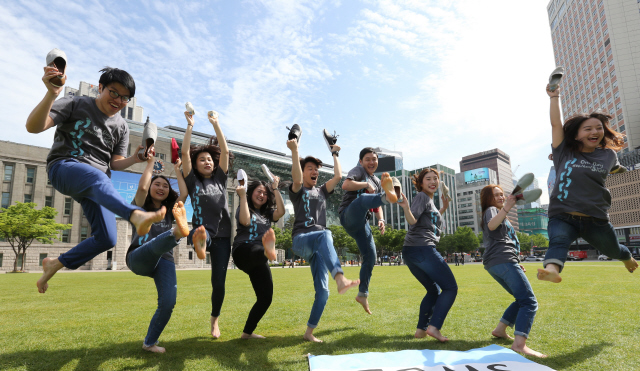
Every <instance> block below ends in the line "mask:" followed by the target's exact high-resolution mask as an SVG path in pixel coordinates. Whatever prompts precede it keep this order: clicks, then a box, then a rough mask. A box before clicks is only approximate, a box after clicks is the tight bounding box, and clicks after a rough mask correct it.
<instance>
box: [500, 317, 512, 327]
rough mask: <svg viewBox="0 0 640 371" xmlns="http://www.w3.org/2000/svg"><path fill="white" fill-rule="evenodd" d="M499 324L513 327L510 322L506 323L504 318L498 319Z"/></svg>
mask: <svg viewBox="0 0 640 371" xmlns="http://www.w3.org/2000/svg"><path fill="white" fill-rule="evenodd" d="M500 322H502V323H504V324H505V325H507V326H509V327H513V326H514V325H515V324H514V323H511V322H509V321H507V320H506V319H504V318H500Z"/></svg>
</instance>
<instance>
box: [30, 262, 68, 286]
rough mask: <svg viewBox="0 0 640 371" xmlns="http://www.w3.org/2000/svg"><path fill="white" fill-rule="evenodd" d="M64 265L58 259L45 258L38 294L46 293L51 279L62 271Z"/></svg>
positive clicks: (38, 283)
mask: <svg viewBox="0 0 640 371" xmlns="http://www.w3.org/2000/svg"><path fill="white" fill-rule="evenodd" d="M63 267H64V265H62V263H60V260H58V258H44V259H43V260H42V271H43V273H42V276H40V279H39V280H38V282H36V286H38V292H39V293H41V294H44V293H45V291H47V289H48V288H49V284H48V283H47V282H48V281H49V280H50V279H51V277H53V275H54V274H56V272H58V271H59V270H60V269H62V268H63Z"/></svg>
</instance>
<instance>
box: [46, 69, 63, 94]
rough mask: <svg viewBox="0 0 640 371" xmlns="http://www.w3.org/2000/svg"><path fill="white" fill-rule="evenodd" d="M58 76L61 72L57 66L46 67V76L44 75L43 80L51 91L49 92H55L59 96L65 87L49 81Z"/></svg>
mask: <svg viewBox="0 0 640 371" xmlns="http://www.w3.org/2000/svg"><path fill="white" fill-rule="evenodd" d="M56 76H60V72H59V71H58V69H57V68H56V67H45V68H44V76H42V82H44V86H46V87H47V91H48V92H49V94H53V95H54V96H56V97H57V96H58V95H60V93H62V89H63V87H62V86H61V87H55V86H53V85H51V84H50V83H49V80H51V79H52V78H54V77H56Z"/></svg>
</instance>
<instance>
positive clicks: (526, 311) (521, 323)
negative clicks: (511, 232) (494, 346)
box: [487, 263, 538, 338]
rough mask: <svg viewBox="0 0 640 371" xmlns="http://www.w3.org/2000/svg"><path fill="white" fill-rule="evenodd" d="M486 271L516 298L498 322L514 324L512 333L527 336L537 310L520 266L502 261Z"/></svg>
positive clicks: (536, 302)
mask: <svg viewBox="0 0 640 371" xmlns="http://www.w3.org/2000/svg"><path fill="white" fill-rule="evenodd" d="M487 271H488V272H489V274H490V275H491V277H493V279H494V280H496V281H498V283H499V284H500V285H502V287H504V289H505V290H507V292H508V293H509V294H511V295H513V297H514V298H515V299H516V301H514V302H513V303H511V305H509V307H508V308H507V310H505V311H504V314H503V315H502V318H501V319H500V322H502V323H504V324H505V325H507V326H509V327H513V325H514V324H515V326H516V329H515V331H514V332H513V334H514V335H520V336H524V337H525V338H527V337H529V332H530V331H531V326H533V319H534V318H535V317H536V312H537V311H538V301H537V300H536V296H535V295H534V294H533V289H532V288H531V285H530V284H529V280H528V279H527V276H525V274H524V272H523V271H522V268H520V265H518V264H516V263H503V264H498V265H494V266H493V267H491V268H487Z"/></svg>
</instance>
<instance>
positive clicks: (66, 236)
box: [62, 229, 69, 242]
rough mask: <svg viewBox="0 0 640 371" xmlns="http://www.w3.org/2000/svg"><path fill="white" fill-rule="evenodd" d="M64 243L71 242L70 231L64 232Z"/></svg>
mask: <svg viewBox="0 0 640 371" xmlns="http://www.w3.org/2000/svg"><path fill="white" fill-rule="evenodd" d="M62 242H69V230H68V229H67V230H64V231H62Z"/></svg>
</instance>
